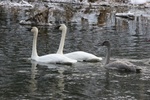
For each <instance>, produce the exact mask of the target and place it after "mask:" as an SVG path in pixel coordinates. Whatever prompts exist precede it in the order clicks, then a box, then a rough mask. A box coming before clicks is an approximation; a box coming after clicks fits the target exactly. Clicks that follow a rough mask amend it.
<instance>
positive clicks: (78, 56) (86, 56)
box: [65, 51, 102, 62]
mask: <svg viewBox="0 0 150 100" xmlns="http://www.w3.org/2000/svg"><path fill="white" fill-rule="evenodd" d="M65 56H66V57H68V58H71V59H75V60H77V61H89V62H96V61H101V60H102V58H101V57H97V56H95V55H93V54H90V53H87V52H84V51H75V52H71V53H67V54H65Z"/></svg>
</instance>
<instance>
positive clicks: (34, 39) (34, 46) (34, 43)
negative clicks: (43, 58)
mask: <svg viewBox="0 0 150 100" xmlns="http://www.w3.org/2000/svg"><path fill="white" fill-rule="evenodd" d="M37 36H38V33H34V37H33V46H32V55H31V59H33V60H35V59H36V58H37V57H38V54H37Z"/></svg>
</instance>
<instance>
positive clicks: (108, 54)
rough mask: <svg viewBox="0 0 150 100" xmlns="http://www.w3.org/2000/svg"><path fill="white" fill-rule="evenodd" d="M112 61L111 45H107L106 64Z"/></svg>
mask: <svg viewBox="0 0 150 100" xmlns="http://www.w3.org/2000/svg"><path fill="white" fill-rule="evenodd" d="M109 61H110V46H108V47H107V51H106V59H105V65H106V64H108V63H109Z"/></svg>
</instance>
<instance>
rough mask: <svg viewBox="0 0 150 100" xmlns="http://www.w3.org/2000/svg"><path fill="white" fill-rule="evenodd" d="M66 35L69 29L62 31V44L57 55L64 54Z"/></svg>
mask: <svg viewBox="0 0 150 100" xmlns="http://www.w3.org/2000/svg"><path fill="white" fill-rule="evenodd" d="M66 33H67V28H64V29H63V30H62V35H61V41H60V44H59V48H58V51H57V54H63V49H64V44H65V37H66Z"/></svg>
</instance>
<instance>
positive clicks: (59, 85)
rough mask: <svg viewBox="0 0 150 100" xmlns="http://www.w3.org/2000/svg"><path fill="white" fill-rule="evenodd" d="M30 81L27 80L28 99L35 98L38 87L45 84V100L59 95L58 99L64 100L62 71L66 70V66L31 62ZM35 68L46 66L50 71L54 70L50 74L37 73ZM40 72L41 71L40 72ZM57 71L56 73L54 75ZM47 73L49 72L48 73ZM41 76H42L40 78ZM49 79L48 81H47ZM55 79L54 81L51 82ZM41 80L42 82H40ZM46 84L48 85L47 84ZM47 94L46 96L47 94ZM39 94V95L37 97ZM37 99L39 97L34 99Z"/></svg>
mask: <svg viewBox="0 0 150 100" xmlns="http://www.w3.org/2000/svg"><path fill="white" fill-rule="evenodd" d="M31 64H32V65H31V79H30V80H29V83H30V85H29V87H28V88H29V96H30V97H35V96H36V95H37V90H38V85H40V84H42V86H43V85H44V84H47V85H46V86H47V89H46V90H45V93H46V95H45V98H55V97H56V96H57V95H59V98H64V94H63V91H64V87H65V86H64V74H63V73H64V71H65V69H66V67H68V66H66V65H60V66H59V65H58V64H45V63H38V62H36V61H31ZM37 66H42V67H44V66H46V67H47V68H48V69H50V70H54V72H52V73H46V72H42V74H40V72H39V73H38V70H37ZM41 71H42V70H41ZM56 71H57V73H56ZM48 72H49V71H48ZM37 74H39V75H40V81H41V83H39V82H40V81H39V79H38V78H37V77H36V76H37ZM41 75H42V76H41ZM49 79H50V80H49ZM53 79H55V81H51V80H53ZM42 80H43V81H42ZM47 82H48V83H47ZM43 83H44V84H43ZM38 91H39V90H38ZM39 93H40V92H39ZM47 93H48V94H47ZM40 95H41V93H40V94H39V96H40ZM36 98H39V97H36Z"/></svg>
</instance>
